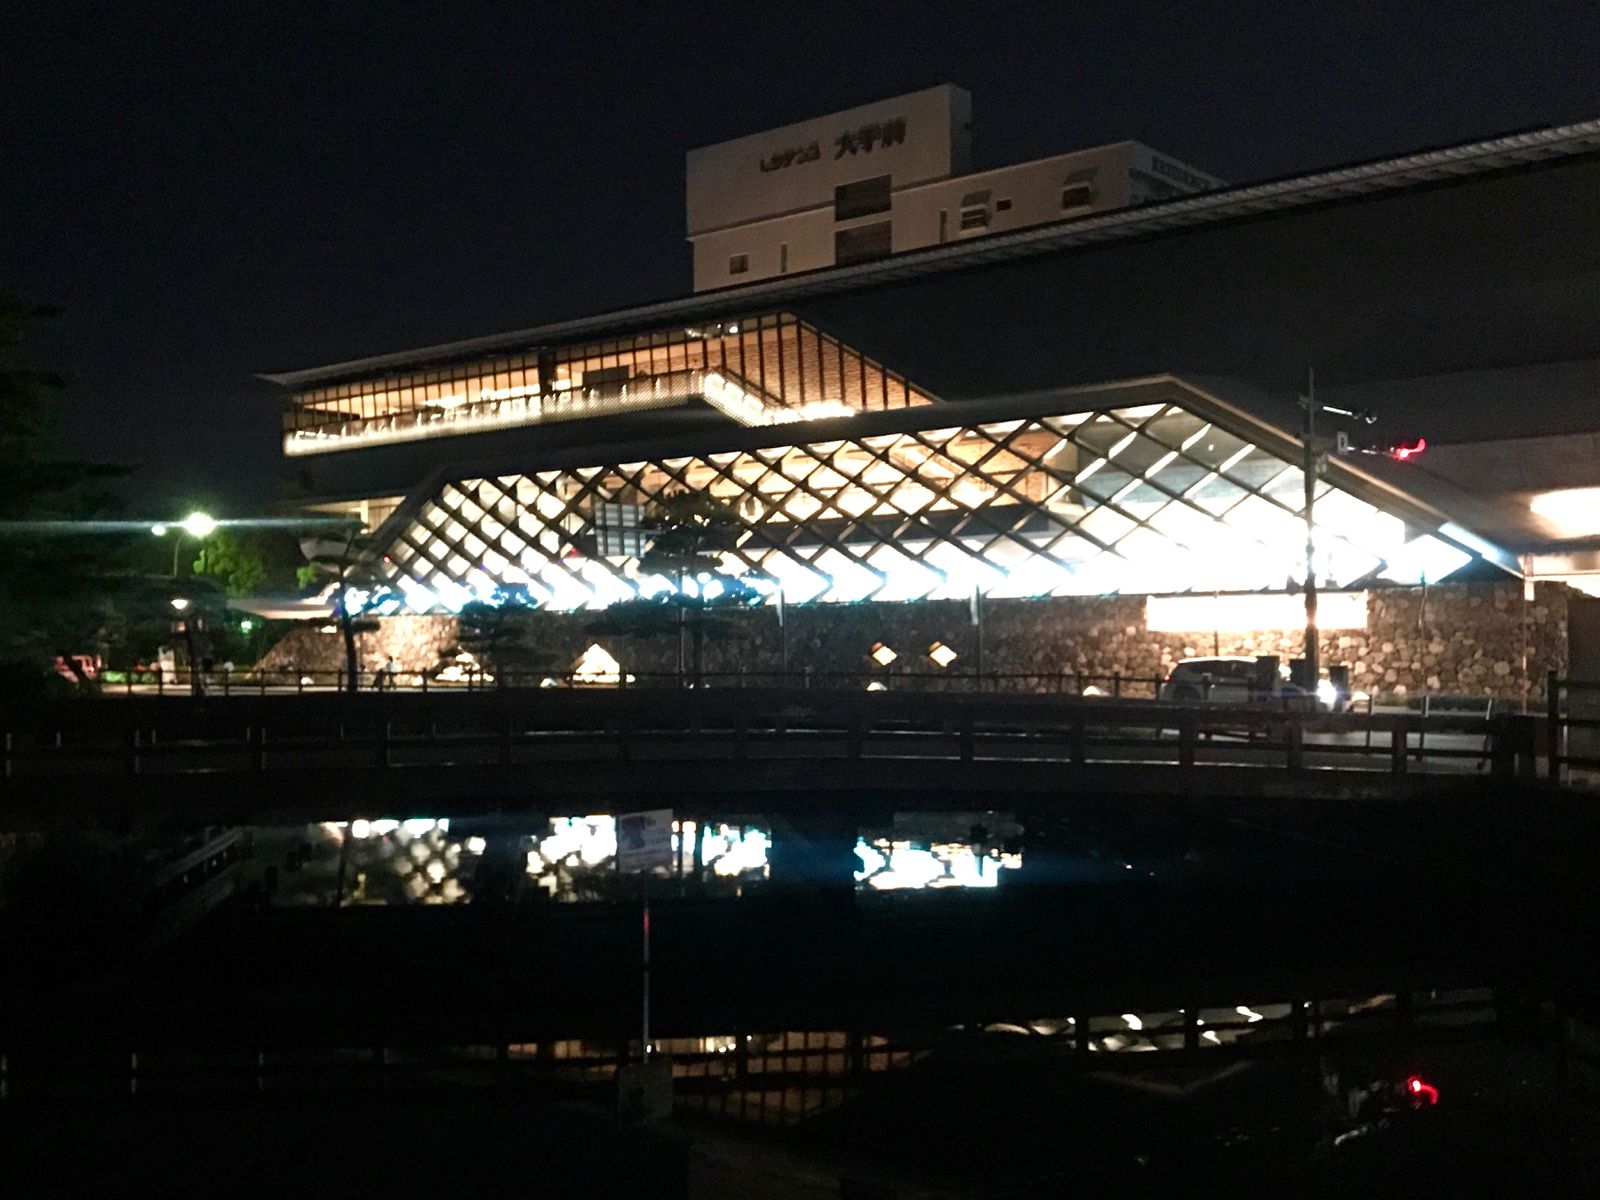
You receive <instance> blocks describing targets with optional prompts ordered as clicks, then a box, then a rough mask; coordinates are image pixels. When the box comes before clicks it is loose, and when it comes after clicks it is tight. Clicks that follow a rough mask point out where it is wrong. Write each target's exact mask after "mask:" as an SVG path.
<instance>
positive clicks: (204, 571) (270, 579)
mask: <svg viewBox="0 0 1600 1200" xmlns="http://www.w3.org/2000/svg"><path fill="white" fill-rule="evenodd" d="M301 561H302V560H301V555H300V550H299V547H298V546H297V545H296V544H295V540H294V538H293V537H291V536H290V535H289V534H288V533H286V532H284V531H283V530H280V529H230V528H228V527H227V526H223V527H222V528H220V529H218V530H217V531H216V532H215V533H213V534H211V535H210V536H209V537H207V538H206V539H205V540H204V541H203V542H201V543H200V546H199V549H198V551H197V553H196V554H195V559H194V573H195V574H196V575H201V576H204V577H205V578H207V579H211V580H214V581H215V582H216V583H217V584H219V585H220V586H221V587H222V589H223V590H224V591H226V592H227V594H228V595H230V596H248V595H250V594H252V593H254V592H258V591H261V590H262V589H267V590H271V591H280V590H281V591H288V590H289V589H291V588H293V587H294V586H295V585H296V584H297V582H298V576H297V572H298V569H299V567H300V565H301Z"/></svg>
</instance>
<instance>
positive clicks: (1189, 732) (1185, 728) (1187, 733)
mask: <svg viewBox="0 0 1600 1200" xmlns="http://www.w3.org/2000/svg"><path fill="white" fill-rule="evenodd" d="M1197 740H1199V737H1198V732H1197V722H1196V721H1195V715H1194V710H1193V709H1185V710H1184V711H1183V712H1181V713H1179V714H1178V765H1179V766H1180V767H1182V768H1183V769H1184V770H1186V771H1190V770H1193V769H1194V746H1195V742H1196V741H1197Z"/></svg>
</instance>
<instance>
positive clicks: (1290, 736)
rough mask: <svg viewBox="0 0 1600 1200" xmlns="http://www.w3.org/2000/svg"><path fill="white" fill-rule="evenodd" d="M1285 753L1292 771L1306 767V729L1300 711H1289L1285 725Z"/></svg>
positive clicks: (1302, 769)
mask: <svg viewBox="0 0 1600 1200" xmlns="http://www.w3.org/2000/svg"><path fill="white" fill-rule="evenodd" d="M1283 742H1284V755H1285V759H1286V761H1287V763H1288V766H1289V769H1290V770H1291V771H1304V770H1305V769H1306V730H1305V726H1304V725H1303V724H1302V723H1301V721H1300V716H1299V714H1298V713H1289V714H1287V718H1286V720H1285V722H1284V726H1283Z"/></svg>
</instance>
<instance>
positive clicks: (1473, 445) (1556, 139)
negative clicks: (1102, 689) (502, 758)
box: [270, 122, 1600, 679]
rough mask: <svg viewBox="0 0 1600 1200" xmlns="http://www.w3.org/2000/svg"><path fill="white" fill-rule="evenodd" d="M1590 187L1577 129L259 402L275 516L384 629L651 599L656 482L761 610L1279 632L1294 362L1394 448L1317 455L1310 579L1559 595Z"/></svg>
mask: <svg viewBox="0 0 1600 1200" xmlns="http://www.w3.org/2000/svg"><path fill="white" fill-rule="evenodd" d="M908 137H909V135H908ZM808 144H809V143H808ZM882 149H883V146H882V143H881V140H880V143H879V145H878V148H877V150H875V151H874V153H877V152H879V151H881V150H882ZM947 157H948V156H947ZM758 165H759V164H758ZM958 166H959V164H956V163H954V162H953V161H952V162H945V163H944V164H943V166H942V167H941V169H946V170H950V171H954V170H955V169H957V167H958ZM795 169H798V167H797V166H795V165H793V164H791V165H790V166H787V167H783V168H781V169H775V170H774V171H769V172H767V173H766V174H768V175H772V174H781V173H782V172H783V171H787V170H795ZM758 173H759V172H758ZM1597 188H1600V122H1589V123H1585V124H1580V125H1573V126H1567V127H1562V128H1558V129H1550V130H1538V131H1533V132H1531V133H1524V134H1517V135H1513V136H1510V137H1505V138H1495V139H1491V140H1488V141H1485V142H1480V143H1474V144H1472V145H1468V146H1460V147H1451V148H1448V149H1445V150H1439V151H1430V152H1426V153H1421V154H1414V155H1407V156H1404V157H1401V158H1396V159H1393V160H1388V161H1385V162H1380V163H1367V164H1360V165H1358V166H1355V167H1346V168H1338V169H1335V170H1329V171H1323V172H1317V173H1313V174H1310V175H1305V176H1300V177H1296V178H1293V179H1287V180H1279V181H1274V182H1271V183H1265V184H1253V185H1247V186H1243V187H1228V188H1217V189H1213V190H1208V191H1203V192H1199V193H1196V194H1186V195H1177V196H1171V197H1167V198H1165V199H1156V200H1152V201H1151V202H1148V203H1144V204H1138V205H1129V206H1124V207H1120V208H1117V209H1115V210H1113V211H1106V212H1098V213H1093V214H1090V215H1086V216H1084V217H1082V218H1081V219H1078V220H1072V221H1064V222H1056V223H1053V224H1044V225H1038V226H1034V227H1030V228H1024V229H1020V230H1016V231H1012V232H992V233H990V234H989V235H986V236H982V237H975V238H971V239H967V240H962V241H959V242H954V241H952V242H947V243H946V244H943V245H941V244H938V243H937V242H936V241H935V242H933V243H932V244H929V245H927V246H926V247H925V248H922V249H918V250H912V251H908V252H905V253H899V252H896V253H891V254H890V255H889V256H888V257H886V258H883V259H881V260H875V261H865V262H859V263H856V264H854V265H849V266H842V267H834V268H832V269H828V270H816V271H811V272H809V273H805V274H803V275H794V276H793V277H774V278H768V279H763V280H757V281H756V282H752V283H750V284H748V285H744V286H739V287H731V288H724V289H722V290H719V291H716V292H714V293H708V294H701V295H694V296H690V297H687V298H683V299H678V300H673V301H668V302H663V303H656V304H649V305H643V306H639V307H637V308H633V309H629V310H625V311H621V312H617V313H611V314H604V315H601V316H598V317H594V318H590V319H585V320H579V321H568V322H562V323H557V324H552V325H546V326H541V327H538V328H533V329H527V330H522V331H519V332H515V333H511V334H506V335H500V336H495V337H487V338H479V339H473V340H471V341H467V342H460V343H454V344H450V345H445V346H435V347H430V348H426V349H423V350H418V351H412V352H404V353H399V354H390V355H384V356H380V357H376V358H370V359H363V360H359V361H355V362H348V363H342V364H334V365H332V366H328V367H322V368H315V369H311V370H305V371H295V372H289V373H285V374H280V375H275V376H271V377H270V378H272V379H274V380H275V381H276V382H278V383H280V384H282V385H284V386H285V387H287V388H289V389H290V390H291V392H292V395H291V398H290V401H289V404H288V406H287V411H286V417H285V428H284V450H285V454H286V456H287V459H288V462H289V464H290V466H291V467H292V468H293V469H294V471H295V472H296V474H297V475H299V476H300V477H301V481H302V484H303V486H304V490H305V491H306V492H308V493H309V496H310V499H309V500H308V502H307V503H308V506H311V507H317V508H320V509H322V510H323V511H335V512H345V513H350V514H352V515H356V516H359V517H360V518H361V519H362V520H363V521H364V522H365V523H366V524H367V525H368V526H369V527H370V528H371V529H373V530H374V531H375V533H376V538H375V541H376V543H377V546H378V549H377V551H376V552H375V554H374V555H373V557H372V559H371V562H370V564H369V566H370V572H371V574H372V576H373V580H372V581H373V582H376V583H384V584H387V585H389V586H390V588H392V589H393V595H392V597H391V598H389V599H388V600H387V601H386V602H385V605H386V608H385V611H398V612H412V613H448V612H450V611H452V610H455V609H458V608H459V607H460V606H461V605H462V604H463V603H464V602H465V601H467V600H468V599H470V598H472V597H473V596H482V595H488V594H491V593H492V592H493V591H494V589H495V588H496V587H497V586H501V585H520V586H526V587H527V588H528V589H529V591H530V592H531V593H532V594H533V595H534V596H535V597H537V598H538V600H539V601H540V602H541V604H542V605H543V606H545V607H547V608H550V609H553V610H574V609H584V608H595V607H601V606H604V605H607V604H609V603H612V602H614V601H617V600H620V599H624V598H627V597H630V596H633V595H637V594H641V593H643V594H650V593H651V592H653V591H656V590H659V589H660V588H662V587H664V586H666V581H664V580H661V579H652V578H649V577H646V576H644V575H642V574H641V572H640V571H639V567H638V560H639V555H640V553H641V551H642V550H643V549H644V548H645V545H646V543H647V540H648V538H647V535H646V533H645V530H646V528H647V524H648V523H647V522H646V521H645V519H644V518H645V515H646V514H647V513H648V512H649V511H650V509H651V506H652V503H653V502H654V501H656V500H658V499H659V498H660V497H661V496H663V495H664V494H666V493H667V492H669V491H670V490H672V489H676V488H689V489H693V490H696V491H704V492H707V493H709V494H710V495H711V496H712V497H714V498H715V499H716V500H718V501H719V502H720V503H722V504H723V505H725V506H726V508H727V510H728V511H729V512H730V513H732V514H735V515H736V516H737V518H738V520H739V521H740V522H741V523H742V525H743V527H744V531H743V534H742V536H741V540H740V542H739V545H738V547H737V548H736V549H735V550H734V551H733V552H731V553H730V554H729V555H727V557H726V561H725V564H724V565H725V568H726V570H727V571H728V572H729V573H734V574H740V573H743V574H748V575H749V576H750V577H751V578H752V579H753V580H756V581H757V584H758V586H759V587H760V588H761V589H762V590H764V591H766V592H767V595H768V599H769V601H770V602H771V603H773V604H776V603H777V602H778V595H779V592H780V591H781V593H782V597H783V599H784V600H785V601H787V602H789V603H794V604H800V603H805V602H813V601H814V602H818V603H821V604H826V603H829V602H836V601H837V602H848V601H858V600H868V599H870V600H876V601H903V602H914V601H922V600H938V599H947V600H961V599H964V598H968V597H971V596H972V595H973V594H974V593H979V594H981V595H983V596H985V597H993V598H995V599H997V600H998V599H1003V598H1028V597H1086V596H1103V595H1113V594H1115V595H1123V596H1143V595H1151V596H1158V597H1173V601H1172V603H1174V604H1175V603H1177V602H1178V601H1183V600H1185V599H1191V600H1193V601H1194V602H1195V605H1199V604H1200V602H1201V601H1203V600H1204V599H1205V598H1207V597H1210V599H1211V607H1210V608H1207V609H1206V610H1205V615H1203V616H1188V615H1174V614H1175V613H1177V614H1181V613H1182V612H1183V611H1184V610H1183V608H1182V606H1181V605H1179V606H1178V607H1177V608H1174V607H1172V606H1171V604H1169V603H1168V602H1167V601H1163V603H1162V605H1160V606H1153V607H1152V608H1151V610H1150V614H1149V616H1150V620H1152V621H1154V622H1155V624H1152V625H1150V626H1148V628H1150V629H1156V628H1157V627H1158V626H1160V625H1161V624H1162V623H1163V622H1165V623H1166V626H1167V627H1168V628H1171V627H1173V623H1174V622H1176V623H1177V624H1182V623H1184V622H1186V621H1193V622H1194V623H1196V624H1200V623H1201V622H1202V621H1203V622H1205V624H1204V625H1202V626H1201V627H1202V628H1208V629H1210V630H1212V631H1214V632H1220V631H1221V630H1222V629H1224V628H1232V627H1233V626H1234V625H1236V624H1238V623H1239V622H1241V621H1245V622H1248V621H1250V620H1263V621H1265V620H1272V621H1275V622H1279V623H1286V622H1287V621H1288V620H1289V618H1290V617H1291V616H1292V612H1291V611H1290V610H1291V609H1292V607H1293V604H1294V600H1293V593H1294V591H1295V590H1296V589H1297V588H1298V587H1299V586H1300V584H1301V582H1302V580H1303V576H1304V551H1303V542H1304V528H1303V523H1302V520H1301V506H1302V504H1303V498H1302V484H1303V479H1302V476H1301V473H1300V463H1301V448H1300V445H1299V443H1298V437H1297V430H1298V427H1299V420H1298V414H1297V412H1296V409H1295V407H1294V402H1293V400H1294V395H1295V393H1296V391H1298V390H1299V388H1300V387H1301V386H1302V385H1303V380H1304V377H1305V368H1306V366H1307V365H1308V364H1315V365H1316V366H1317V369H1318V377H1319V379H1320V380H1323V381H1325V382H1324V383H1323V384H1322V388H1321V391H1320V393H1319V394H1320V395H1322V396H1323V397H1324V398H1326V399H1330V400H1332V401H1335V402H1337V403H1340V404H1344V405H1348V406H1351V407H1367V406H1371V407H1372V408H1374V409H1375V410H1376V411H1377V412H1378V413H1379V414H1380V418H1381V422H1380V428H1381V429H1382V431H1383V432H1384V434H1385V435H1386V436H1389V437H1400V436H1403V435H1417V434H1422V435H1425V436H1426V438H1427V441H1428V444H1429V449H1428V451H1427V454H1426V455H1424V456H1423V457H1421V458H1420V459H1412V460H1409V461H1406V462H1396V461H1391V460H1389V459H1384V458H1379V457H1374V456H1363V455H1353V456H1349V457H1341V456H1337V455H1335V456H1334V457H1333V459H1332V461H1330V463H1329V465H1328V468H1327V471H1326V475H1325V477H1324V478H1323V480H1322V484H1321V493H1320V495H1319V499H1318V501H1317V522H1318V535H1317V541H1318V554H1319V558H1318V567H1317V570H1318V576H1319V583H1320V584H1322V586H1324V587H1326V588H1329V589H1332V590H1333V591H1334V592H1345V593H1349V594H1351V595H1358V594H1362V593H1365V592H1367V591H1369V590H1372V591H1374V592H1376V591H1377V590H1380V589H1404V588H1409V587H1414V586H1417V585H1419V584H1424V583H1425V584H1427V585H1430V586H1431V585H1436V584H1440V583H1443V582H1446V581H1451V580H1477V581H1484V580H1494V579H1499V580H1513V581H1514V580H1516V579H1519V578H1525V579H1531V578H1540V579H1560V580H1566V581H1568V582H1572V583H1575V584H1578V585H1580V586H1594V585H1595V581H1596V580H1597V579H1600V542H1597V539H1600V523H1597V522H1595V521H1593V520H1591V515H1592V514H1591V509H1592V507H1593V506H1592V503H1591V497H1592V495H1593V493H1592V492H1591V491H1589V490H1587V489H1593V488H1595V487H1596V486H1600V467H1597V466H1596V462H1597V460H1600V456H1597V455H1595V454H1593V453H1587V452H1585V451H1584V447H1589V446H1592V445H1593V441H1594V439H1595V438H1596V437H1597V436H1600V404H1597V403H1596V402H1595V399H1594V398H1595V395H1596V394H1597V385H1600V323H1597V322H1595V321H1594V320H1593V319H1592V314H1593V313H1594V312H1595V311H1600V284H1597V282H1596V281H1600V210H1596V209H1595V207H1594V206H1593V205H1592V204H1591V203H1590V202H1589V198H1590V197H1592V195H1593V194H1594V192H1595V190H1596V189H1597ZM752 270H753V269H752ZM1118 381H1122V382H1118ZM688 586H689V587H691V588H692V587H694V586H696V584H695V582H694V581H689V583H688ZM1230 595H1231V596H1246V595H1248V596H1255V597H1257V599H1256V600H1255V601H1252V602H1251V603H1252V604H1253V605H1254V607H1251V606H1250V605H1247V604H1244V603H1243V602H1234V601H1229V603H1230V604H1231V607H1229V608H1227V609H1226V611H1224V610H1223V609H1222V608H1219V607H1218V605H1219V604H1221V602H1222V601H1223V600H1227V599H1228V597H1229V596H1230ZM1337 603H1338V602H1337V601H1334V600H1332V599H1330V600H1329V601H1328V604H1329V613H1328V618H1329V621H1334V620H1335V614H1336V612H1337V611H1338V610H1337V607H1336V605H1337ZM1195 605H1191V606H1190V608H1191V609H1192V610H1193V611H1194V612H1196V613H1198V612H1199V611H1200V610H1199V608H1198V607H1195ZM1286 605H1287V606H1286ZM1158 609H1159V611H1158ZM1269 609H1270V610H1271V613H1270V614H1269V615H1266V616H1263V615H1262V614H1268V610H1269ZM1280 610H1281V613H1280ZM1271 614H1278V615H1271ZM1348 619H1350V620H1354V619H1355V618H1354V617H1350V618H1348ZM1332 627H1333V626H1331V625H1325V628H1332ZM935 636H937V637H938V638H939V639H940V641H939V643H938V644H940V645H945V646H946V649H950V646H949V645H947V643H949V642H950V640H951V639H950V638H949V637H947V636H945V634H944V633H943V632H937V631H935ZM887 640H888V641H890V642H892V641H893V639H887ZM871 644H872V643H871V641H870V640H869V641H868V642H867V643H866V644H865V645H864V646H863V647H862V651H861V652H862V654H863V655H865V654H866V652H867V647H868V646H870V645H871ZM931 644H934V642H933V637H929V638H927V639H925V640H924V641H923V642H922V643H921V644H920V645H919V646H916V647H909V646H903V647H902V648H901V649H902V650H903V651H905V652H908V653H914V654H915V656H916V657H917V658H918V659H919V660H920V659H921V658H923V657H926V651H925V650H924V647H927V646H929V645H931ZM951 653H957V654H965V653H966V651H965V650H964V649H956V650H951ZM1507 657H1511V654H1510V652H1507ZM930 661H933V662H934V663H935V665H936V668H942V667H943V666H944V665H945V664H944V663H939V662H938V660H937V659H933V660H930ZM947 661H948V660H947ZM1419 662H1420V658H1419ZM962 665H963V666H964V665H965V661H963V664H962ZM629 667H630V669H631V664H629ZM956 669H961V668H959V667H958V668H956ZM1430 669H1431V668H1429V667H1427V666H1426V665H1422V666H1419V667H1417V668H1416V670H1417V671H1418V672H1419V675H1418V678H1419V679H1420V678H1422V677H1425V676H1427V675H1428V674H1429V671H1430ZM1519 669H1520V668H1519Z"/></svg>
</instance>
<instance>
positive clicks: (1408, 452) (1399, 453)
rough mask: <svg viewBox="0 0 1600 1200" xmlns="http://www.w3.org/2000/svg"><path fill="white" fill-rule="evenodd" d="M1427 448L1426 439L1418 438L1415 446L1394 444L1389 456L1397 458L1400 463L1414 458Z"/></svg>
mask: <svg viewBox="0 0 1600 1200" xmlns="http://www.w3.org/2000/svg"><path fill="white" fill-rule="evenodd" d="M1427 448H1428V439H1427V438H1420V437H1419V438H1418V439H1417V444H1416V445H1415V446H1408V445H1406V444H1405V443H1404V442H1396V443H1395V445H1394V447H1393V448H1392V449H1391V450H1390V451H1389V454H1390V457H1392V458H1398V459H1399V460H1400V461H1401V462H1404V461H1405V460H1406V459H1408V458H1415V457H1416V456H1417V455H1419V454H1421V453H1422V452H1423V451H1424V450H1426V449H1427Z"/></svg>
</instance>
